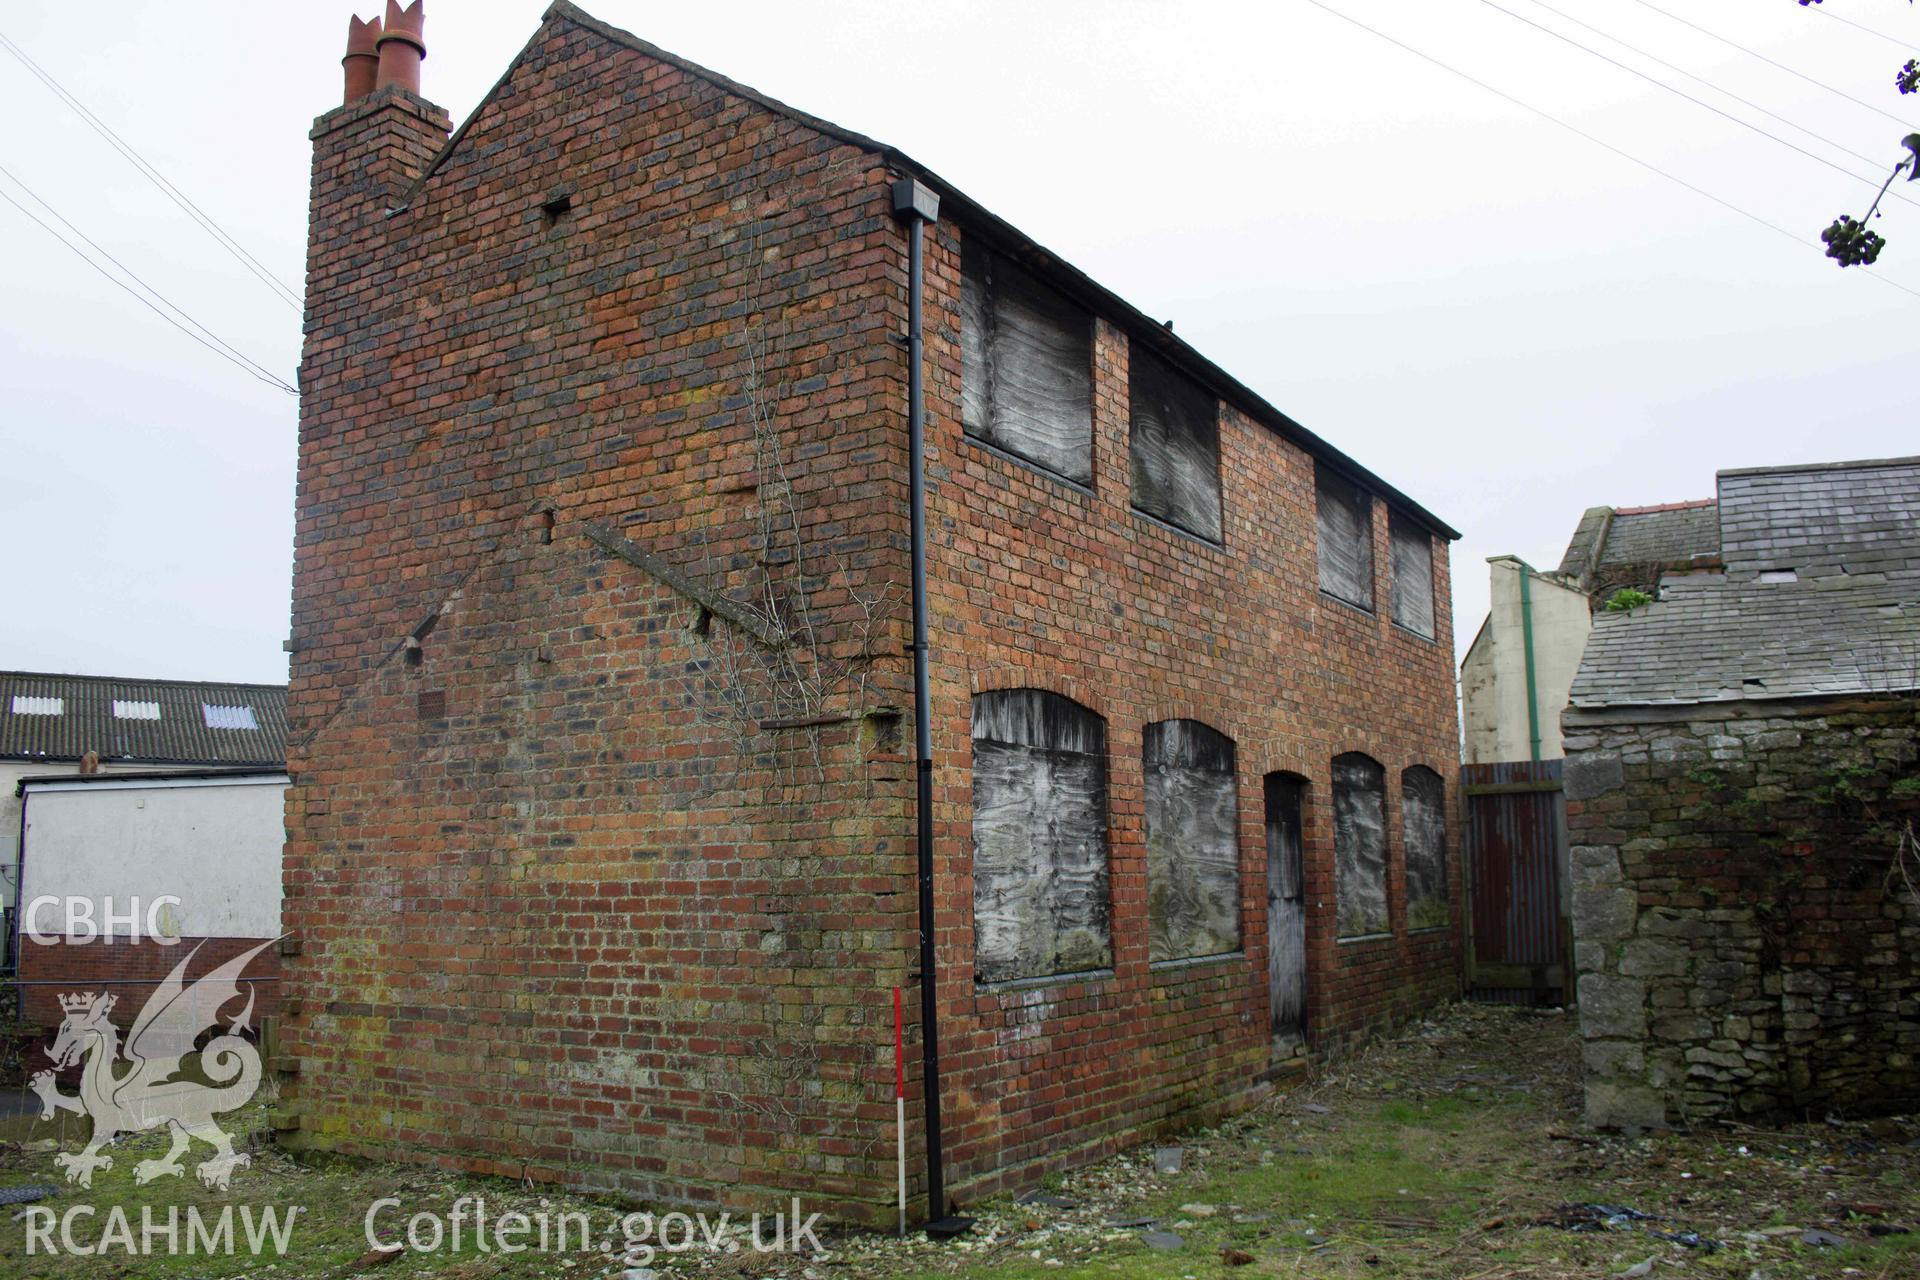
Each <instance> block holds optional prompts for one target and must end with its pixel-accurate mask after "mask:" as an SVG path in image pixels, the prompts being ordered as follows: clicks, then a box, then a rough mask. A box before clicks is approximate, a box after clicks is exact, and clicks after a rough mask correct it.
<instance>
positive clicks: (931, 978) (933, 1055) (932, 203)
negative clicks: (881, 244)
mask: <svg viewBox="0 0 1920 1280" xmlns="http://www.w3.org/2000/svg"><path fill="white" fill-rule="evenodd" d="M892 190H893V216H894V217H896V218H898V219H900V220H901V221H902V222H905V223H906V224H907V466H908V470H909V474H908V477H907V492H908V495H909V497H908V502H909V505H910V506H911V508H912V513H913V739H914V743H913V750H914V779H915V784H916V800H915V803H914V813H915V816H916V818H917V820H918V833H917V837H916V841H915V843H916V852H917V854H918V861H919V869H920V1083H921V1090H920V1091H921V1094H922V1096H923V1098H924V1100H925V1109H926V1131H927V1132H926V1139H927V1217H928V1218H929V1219H935V1220H937V1219H941V1218H944V1217H946V1213H947V1197H946V1185H945V1180H944V1178H943V1177H942V1174H941V1169H940V1163H941V1160H940V1156H941V1152H940V1145H941V1144H940V1005H939V999H938V991H937V984H936V982H935V973H936V970H935V967H934V947H933V725H932V714H933V694H932V686H931V682H930V679H929V676H928V672H927V657H928V655H927V613H928V610H927V467H926V445H927V441H926V434H927V406H926V386H925V366H926V333H925V329H924V327H923V312H924V311H925V302H924V299H923V297H922V294H923V292H924V291H923V288H922V277H923V276H924V274H925V271H924V257H925V248H924V241H925V240H926V231H927V224H928V223H930V222H936V221H938V220H939V217H940V197H939V196H937V195H935V194H934V193H933V191H932V190H931V189H930V188H929V187H927V186H926V185H925V184H924V183H921V182H920V181H918V180H917V179H914V178H901V179H900V180H899V181H897V182H895V183H894V184H893V188H892Z"/></svg>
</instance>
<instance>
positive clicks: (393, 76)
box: [289, 0, 452, 725]
mask: <svg viewBox="0 0 1920 1280" xmlns="http://www.w3.org/2000/svg"><path fill="white" fill-rule="evenodd" d="M422 9H423V6H422V5H421V4H420V3H418V2H417V0H416V3H415V4H413V5H412V7H411V8H409V9H406V10H402V9H401V8H400V7H399V5H397V4H390V5H389V6H388V8H387V20H386V21H385V22H379V21H369V22H360V21H357V20H356V21H355V22H353V23H352V24H351V25H350V26H349V27H348V29H347V56H346V59H345V75H344V79H345V96H346V99H347V100H346V102H345V103H343V104H342V105H339V106H336V107H334V108H332V109H331V110H329V111H327V112H326V113H325V114H324V115H322V116H320V118H319V119H317V120H315V121H314V122H313V128H312V130H311V132H310V133H309V134H308V138H309V140H310V141H311V143H312V145H313V170H312V174H313V177H312V188H311V194H310V197H309V205H308V237H307V296H306V303H307V306H306V341H305V347H304V350H303V352H302V356H301V362H300V388H301V394H300V467H301V471H300V474H301V475H302V476H303V477H306V479H304V480H303V481H302V483H303V484H305V485H307V486H309V487H310V488H311V487H312V486H315V485H321V486H323V487H324V485H326V484H332V483H335V482H336V479H335V478H339V479H338V482H339V483H349V482H350V481H349V480H348V479H347V478H349V477H353V476H355V475H357V474H358V471H357V468H358V467H360V466H361V465H362V463H363V461H364V450H365V448H366V443H365V442H366V440H368V439H369V438H372V436H373V434H374V433H375V432H376V429H377V430H378V431H381V432H384V431H386V430H395V431H398V430H403V429H404V423H402V422H399V421H398V420H397V418H396V417H394V416H392V415H390V413H389V410H388V409H387V408H386V407H385V406H384V405H383V404H382V403H381V402H380V393H379V392H378V391H377V390H374V389H375V388H379V387H381V386H383V385H385V384H386V382H387V381H388V372H387V368H388V363H389V362H390V361H392V360H394V359H396V358H399V357H400V353H401V351H402V349H403V348H402V344H400V343H399V342H398V341H396V340H393V339H392V337H391V335H392V334H393V332H394V326H396V325H398V324H400V323H401V322H402V321H403V320H404V315H403V311H404V308H402V307H401V305H400V299H401V298H402V297H404V296H406V295H405V294H403V293H397V292H396V291H395V290H393V289H392V288H391V287H390V286H391V285H392V282H393V280H394V278H395V275H396V273H397V272H403V271H408V270H411V269H412V266H413V264H414V263H415V262H416V261H417V260H418V258H419V257H420V251H419V242H420V240H421V239H423V238H424V237H425V235H426V234H427V233H426V232H425V231H423V229H422V227H423V224H422V222H421V219H420V218H419V217H417V216H409V214H408V212H407V211H406V210H405V209H404V207H403V206H404V205H405V203H406V201H407V200H408V198H409V195H410V193H411V192H412V190H413V187H414V184H415V183H417V182H418V181H419V180H420V177H421V175H422V174H424V173H425V172H426V170H427V166H428V165H430V164H432V163H433V159H434V157H435V156H437V155H439V154H440V152H441V151H442V150H443V149H444V148H445V147H446V145H447V136H448V132H449V130H450V128H451V125H452V122H451V121H450V120H449V119H448V117H447V113H446V112H445V111H443V110H441V109H440V108H439V107H437V106H435V105H434V104H433V103H431V102H428V101H427V100H425V99H424V98H422V97H421V96H420V95H419V93H418V87H419V80H420V59H421V55H422V49H423V46H424V42H423V41H422V39H421V35H420V30H421V26H420V20H421V17H422ZM318 52H319V51H316V54H317V53H318ZM373 263H379V264H382V265H381V266H380V267H378V268H377V269H376V268H375V267H373V266H371V265H369V264H373ZM382 438H384V437H382ZM351 483H358V482H357V481H351ZM300 502H301V506H300V515H299V518H298V522H297V524H296V531H295V548H294V573H295V576H296V579H297V580H298V581H299V584H300V587H299V596H298V598H297V600H296V602H295V608H294V617H293V630H292V634H291V636H290V637H289V645H290V649H291V652H292V653H293V664H292V665H293V670H292V678H293V685H294V688H295V689H296V690H298V691H299V692H298V693H296V694H295V695H294V701H295V704H296V705H295V709H294V712H293V714H294V715H295V716H296V717H298V718H299V719H300V720H301V722H302V724H303V725H305V724H310V723H313V722H314V718H315V717H324V715H325V713H326V704H325V703H324V702H323V701H316V699H315V698H314V697H313V696H312V695H311V694H310V693H309V690H310V689H311V688H313V687H314V686H315V684H316V680H318V681H319V682H320V683H322V684H324V675H323V673H324V671H325V669H326V667H327V664H329V663H339V662H347V661H349V660H350V657H352V656H353V655H350V654H348V653H346V652H343V651H341V650H338V649H335V648H333V647H332V646H333V645H334V644H336V643H337V641H336V640H335V639H334V638H333V628H335V627H336V626H337V625H338V618H336V617H335V616H333V611H332V609H331V606H332V604H333V603H334V602H335V601H336V600H337V599H338V593H339V591H340V590H342V588H341V587H340V586H339V584H338V583H337V582H335V581H334V580H333V579H332V577H331V576H330V575H332V574H333V572H334V571H335V566H334V565H333V564H332V563H331V562H329V561H328V560H327V559H326V558H325V556H324V554H323V552H324V549H325V546H326V540H325V537H324V536H323V535H324V534H325V532H326V530H325V524H326V519H325V517H324V512H323V507H324V501H323V500H321V499H317V498H314V497H310V496H308V495H307V494H306V493H305V492H303V495H302V497H301V499H300ZM316 503H318V504H319V505H316Z"/></svg>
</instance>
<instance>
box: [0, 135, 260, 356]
mask: <svg viewBox="0 0 1920 1280" xmlns="http://www.w3.org/2000/svg"><path fill="white" fill-rule="evenodd" d="M0 176H4V177H5V178H6V179H7V180H8V181H9V182H11V183H13V184H14V185H15V186H16V187H19V188H20V189H21V190H22V191H24V192H26V193H27V194H28V195H29V196H31V197H32V198H33V201H34V203H35V204H38V205H39V206H40V207H41V208H42V209H45V210H46V211H47V212H48V213H49V214H50V215H52V217H53V218H54V220H55V221H57V222H59V224H60V225H61V226H63V227H65V228H66V229H67V230H69V231H71V232H73V234H74V235H76V236H78V237H80V239H81V240H83V241H85V242H86V245H87V247H88V248H89V249H92V250H93V251H94V252H95V253H97V254H99V255H100V256H101V257H103V258H105V259H106V260H107V261H108V262H111V263H112V264H113V265H114V266H116V267H118V268H119V269H120V270H121V271H122V272H123V273H124V274H125V275H126V276H127V278H128V279H130V280H132V281H133V282H134V283H135V284H137V285H139V286H140V287H141V288H142V289H145V290H146V291H147V293H148V294H150V295H152V297H153V299H154V301H156V302H158V303H159V304H160V305H161V306H163V307H166V308H167V309H168V310H169V311H172V312H173V313H174V314H175V315H177V316H179V317H180V318H181V319H182V320H184V321H186V322H187V323H188V324H190V325H192V326H193V327H194V328H196V329H198V330H199V331H200V332H201V333H203V334H205V335H206V336H207V339H208V340H209V341H211V342H213V343H215V344H217V345H218V346H219V347H220V348H221V349H222V350H224V351H226V352H228V353H229V354H230V355H231V356H232V357H233V358H234V359H235V360H239V361H242V362H244V363H245V364H246V365H247V366H248V367H249V368H251V369H253V370H255V371H257V374H258V375H259V376H264V377H266V378H269V379H271V380H272V381H273V382H275V383H280V379H279V378H277V377H275V376H274V374H273V371H272V370H270V369H268V368H267V367H266V366H265V365H262V364H258V363H256V362H255V361H253V360H252V359H250V358H249V357H248V356H247V355H246V353H245V352H243V351H241V350H239V349H238V348H237V347H234V346H233V345H232V344H230V343H229V342H227V341H226V340H225V339H223V338H222V337H221V336H220V335H219V334H217V333H215V332H214V331H213V330H211V329H209V328H207V326H205V325H203V324H201V323H200V322H199V321H198V320H195V319H194V318H193V317H192V316H190V315H188V314H187V313H186V312H185V311H182V310H181V309H180V308H179V307H177V306H175V305H174V304H173V303H172V302H170V301H168V299H167V297H166V295H164V294H162V293H161V292H160V291H159V290H158V289H155V288H154V287H153V286H152V285H150V284H148V283H147V282H146V281H145V280H142V279H141V278H140V276H139V274H138V273H136V272H135V271H134V269H133V268H132V267H129V266H128V265H127V264H126V263H124V262H122V261H120V259H118V258H116V257H114V256H113V254H111V253H109V252H108V251H107V250H106V249H104V248H103V247H101V245H100V243H99V242H98V241H96V240H95V239H94V238H93V237H92V236H90V235H88V234H87V233H86V232H84V231H82V230H81V229H80V228H79V227H76V226H74V225H73V223H72V222H70V221H68V219H67V217H66V215H64V214H62V213H61V212H60V211H59V210H58V209H56V208H54V207H53V206H52V205H50V204H48V203H47V202H46V201H45V200H44V199H42V198H41V196H40V193H39V192H37V191H35V190H34V189H33V188H32V187H30V186H28V185H27V184H26V183H25V182H23V181H22V180H21V179H20V176H19V175H18V174H16V173H14V172H13V170H11V169H9V168H7V167H6V166H5V165H0ZM282 385H284V384H282Z"/></svg>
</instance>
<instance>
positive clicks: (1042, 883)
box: [973, 689, 1113, 982]
mask: <svg viewBox="0 0 1920 1280" xmlns="http://www.w3.org/2000/svg"><path fill="white" fill-rule="evenodd" d="M974 735H975V736H974V744H973V842H974V844H973V895H974V938H975V960H974V969H975V976H976V978H977V979H978V980H979V981H981V982H1001V981H1006V980H1009V979H1014V978H1034V977H1043V976H1046V975H1048V974H1056V973H1073V972H1078V971H1081V970H1086V969H1098V968H1103V967H1105V966H1107V965H1109V964H1111V963H1112V961H1113V950H1112V942H1111V938H1110V921H1111V914H1112V907H1111V900H1110V895H1109V891H1108V873H1107V846H1106V825H1107V789H1106V755H1105V750H1106V744H1105V736H1106V735H1105V729H1104V726H1103V725H1102V724H1101V722H1100V719H1099V717H1098V716H1095V715H1094V714H1093V713H1092V712H1089V711H1087V710H1085V709H1084V708H1082V707H1078V706H1076V705H1075V704H1073V703H1072V702H1069V701H1068V700H1066V699H1064V698H1060V697H1058V696H1057V695H1053V694H1047V693H1043V692H1040V691H1038V690H1027V689H1022V690H1010V691H1007V692H1003V693H993V694H983V695H981V696H980V697H978V698H976V699H975V700H974Z"/></svg>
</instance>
